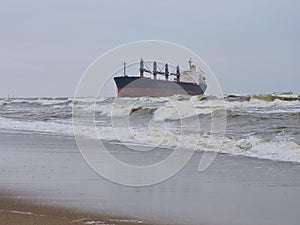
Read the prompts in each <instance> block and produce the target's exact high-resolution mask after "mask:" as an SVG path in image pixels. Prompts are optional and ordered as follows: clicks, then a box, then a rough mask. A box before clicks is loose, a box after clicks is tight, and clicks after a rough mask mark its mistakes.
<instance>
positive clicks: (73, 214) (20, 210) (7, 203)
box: [0, 192, 157, 225]
mask: <svg viewBox="0 0 300 225" xmlns="http://www.w3.org/2000/svg"><path fill="white" fill-rule="evenodd" d="M13 196H14V194H13V193H5V192H0V225H16V224H22V225H33V224H43V225H59V224H78V225H79V224H94V225H97V224H99V225H100V224H102V225H113V224H115V225H137V224H143V225H157V224H154V223H147V222H144V221H141V220H139V219H134V218H129V217H116V216H109V215H101V214H96V213H87V212H84V211H80V210H77V209H71V208H66V207H57V206H49V205H45V204H41V203H39V202H37V201H33V200H24V199H17V198H15V197H13Z"/></svg>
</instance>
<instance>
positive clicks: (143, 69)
mask: <svg viewBox="0 0 300 225" xmlns="http://www.w3.org/2000/svg"><path fill="white" fill-rule="evenodd" d="M146 67H147V66H146ZM144 72H147V73H151V71H150V70H147V69H145V66H144V60H143V59H142V58H141V61H140V78H143V77H144Z"/></svg>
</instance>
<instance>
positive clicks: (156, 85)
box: [114, 76, 206, 97]
mask: <svg viewBox="0 0 300 225" xmlns="http://www.w3.org/2000/svg"><path fill="white" fill-rule="evenodd" d="M114 80H115V83H116V85H117V88H118V96H122V97H141V96H155V97H165V96H172V95H175V94H181V95H202V94H203V93H204V92H205V90H203V89H206V86H205V87H204V88H201V87H200V86H199V85H198V84H196V83H186V82H175V81H167V80H154V79H150V78H140V77H129V76H123V77H114Z"/></svg>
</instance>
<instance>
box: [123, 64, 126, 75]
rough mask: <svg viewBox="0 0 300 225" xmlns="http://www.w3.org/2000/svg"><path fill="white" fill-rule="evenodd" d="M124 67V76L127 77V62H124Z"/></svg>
mask: <svg viewBox="0 0 300 225" xmlns="http://www.w3.org/2000/svg"><path fill="white" fill-rule="evenodd" d="M123 65H124V68H123V73H124V77H126V62H124V64H123Z"/></svg>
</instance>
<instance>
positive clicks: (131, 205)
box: [0, 131, 300, 225]
mask: <svg viewBox="0 0 300 225" xmlns="http://www.w3.org/2000/svg"><path fill="white" fill-rule="evenodd" d="M0 143H1V146H0V153H1V157H0V171H1V176H0V192H2V193H9V196H5V197H3V195H2V197H1V203H0V206H1V207H2V209H3V210H4V211H1V221H6V222H7V223H5V224H20V223H19V220H20V218H21V217H24V218H25V217H26V216H29V215H25V214H21V215H19V214H17V213H15V214H16V215H15V214H13V213H11V212H7V211H21V212H33V213H35V214H43V212H49V218H54V219H53V221H54V223H50V222H49V224H66V223H65V221H69V222H70V221H72V220H73V219H74V218H75V219H76V218H78V219H80V218H84V215H86V214H88V215H93V216H96V217H95V219H98V218H99V220H100V221H103V222H105V221H108V220H106V218H107V219H112V218H124V217H126V218H129V219H131V220H138V221H142V222H144V223H149V222H152V223H160V224H197V225H199V224H204V225H209V224H215V225H217V224H220V225H221V224H222V225H227V224H228V225H229V224H241V225H242V224H243V225H245V224H260V225H264V224H266V225H267V224H272V225H273V224H275V225H276V224H278V225H281V224H286V225H294V224H295V225H298V224H299V220H300V214H299V208H300V164H298V163H286V162H275V161H270V160H260V159H254V158H247V157H239V156H230V155H224V154H219V155H218V156H217V158H216V160H215V161H214V163H213V164H212V165H211V166H210V167H209V169H208V170H206V171H205V172H203V173H200V172H199V171H198V170H197V168H198V165H199V160H200V158H201V156H202V153H195V154H194V156H193V157H192V159H191V160H190V162H189V163H188V164H187V165H186V166H185V167H184V169H183V170H181V171H180V172H179V173H178V174H176V175H175V176H174V177H172V178H171V179H169V180H167V181H166V182H163V183H160V184H157V185H153V186H148V187H140V188H132V187H125V186H121V185H117V184H114V183H111V182H110V181H107V180H106V179H104V178H103V177H101V176H99V175H98V174H96V173H95V172H94V171H93V170H92V169H91V168H89V167H88V166H87V164H86V163H85V161H84V160H83V159H82V157H81V154H80V152H79V150H78V148H77V146H76V144H75V141H74V138H73V137H63V136H57V135H52V134H37V133H29V132H18V133H16V132H15V131H14V132H10V131H2V132H0ZM106 145H107V147H108V148H109V149H111V150H112V152H113V154H114V155H115V156H117V157H119V158H120V159H122V160H124V161H127V162H131V163H134V162H138V163H139V164H143V163H149V162H154V161H159V160H161V158H163V157H165V156H166V155H168V154H169V152H168V150H166V149H160V150H158V152H152V153H136V152H132V151H127V150H126V149H124V147H122V146H121V145H118V144H115V143H109V142H107V143H106ZM141 154H142V155H141ZM7 197H10V199H13V201H8V200H7ZM23 203H24V204H23ZM31 203H34V204H31ZM19 204H20V205H21V206H20V209H18V208H14V207H16V206H18V205H19ZM37 204H38V205H39V207H38V208H36V205H37ZM6 206H7V207H8V208H5V207H6ZM10 206H12V207H10ZM40 206H41V207H40ZM43 207H45V208H43ZM31 210H32V211H31ZM35 210H37V211H35ZM39 210H41V211H39ZM43 210H45V211H43ZM77 213H78V214H77ZM44 214H46V215H47V216H48V213H44ZM73 215H75V216H74V217H73ZM98 215H100V216H99V217H97V216H98ZM103 215H106V216H103ZM27 219H28V218H27ZM35 219H36V220H37V222H33V223H31V222H30V220H31V219H28V221H29V222H28V223H27V224H39V221H38V220H40V219H41V218H35ZM55 219H58V221H57V222H55ZM92 219H94V217H92ZM41 220H43V219H41ZM11 221H12V222H11ZM46 221H47V222H48V221H50V219H49V220H48V219H47V220H46ZM46 221H44V222H42V224H47V223H46ZM51 221H52V220H51ZM10 222H11V223H10ZM85 222H86V221H85ZM108 222H109V221H108ZM110 222H111V223H114V224H118V223H116V222H112V221H110ZM81 223H82V224H83V223H84V222H81ZM22 224H26V223H22ZM124 224H133V222H132V221H131V222H130V221H129V222H128V221H127V222H124Z"/></svg>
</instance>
